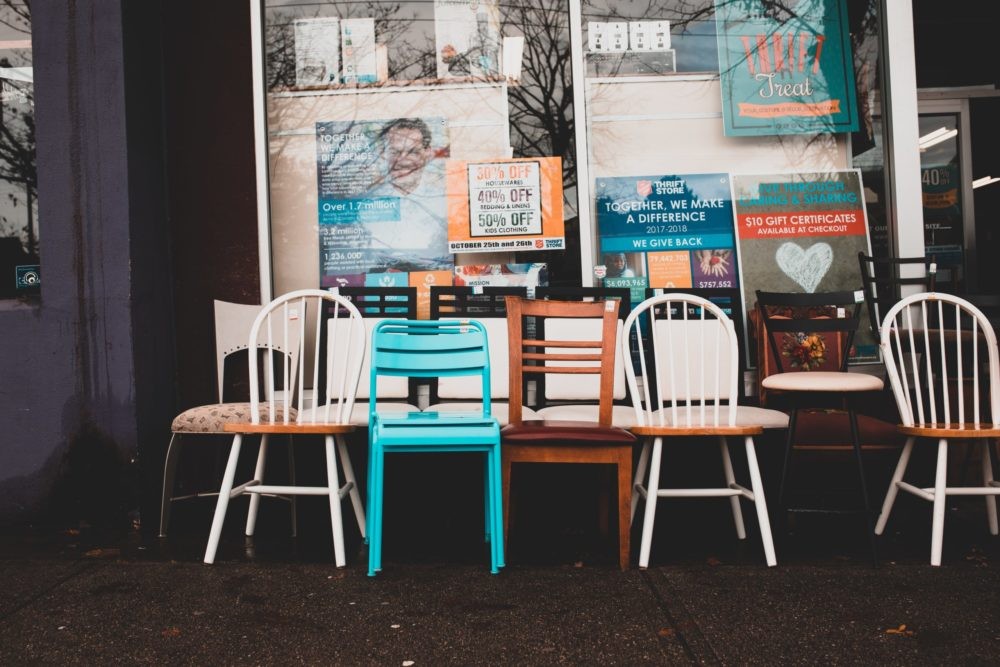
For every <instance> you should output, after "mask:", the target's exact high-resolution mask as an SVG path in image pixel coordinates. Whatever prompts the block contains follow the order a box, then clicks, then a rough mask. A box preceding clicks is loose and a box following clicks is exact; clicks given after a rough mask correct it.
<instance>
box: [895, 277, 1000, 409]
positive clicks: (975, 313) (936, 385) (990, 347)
mask: <svg viewBox="0 0 1000 667" xmlns="http://www.w3.org/2000/svg"><path fill="white" fill-rule="evenodd" d="M880 333H881V347H882V356H883V359H884V360H885V365H886V371H887V373H888V375H889V382H890V384H891V385H892V393H893V395H894V396H895V398H896V406H897V408H898V409H899V415H900V419H902V421H903V424H904V425H907V426H927V425H931V424H953V423H958V424H967V423H972V424H975V425H977V426H978V425H980V424H982V423H984V422H985V423H988V424H992V425H993V427H994V428H996V427H997V426H998V425H1000V364H998V361H997V359H998V357H997V337H996V333H995V332H994V331H993V326H992V325H991V324H990V321H989V320H988V319H987V317H986V316H985V315H984V314H983V313H982V311H980V310H979V309H978V308H976V307H975V306H974V305H972V304H971V303H969V302H968V301H966V300H965V299H962V298H960V297H957V296H952V295H950V294H941V293H933V292H921V293H920V294H914V295H912V296H908V297H905V298H904V299H902V300H900V301H899V303H897V304H896V305H894V306H893V307H892V308H890V309H889V312H887V313H886V315H885V319H883V320H882V326H881V329H880ZM986 391H989V404H988V406H989V414H988V415H986V414H984V410H983V409H982V407H981V406H982V405H983V404H982V402H981V401H980V396H982V395H984V394H985V392H986Z"/></svg>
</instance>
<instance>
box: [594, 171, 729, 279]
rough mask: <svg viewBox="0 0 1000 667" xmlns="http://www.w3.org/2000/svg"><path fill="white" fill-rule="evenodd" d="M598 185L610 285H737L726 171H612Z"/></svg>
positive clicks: (602, 242)
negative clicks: (635, 281)
mask: <svg viewBox="0 0 1000 667" xmlns="http://www.w3.org/2000/svg"><path fill="white" fill-rule="evenodd" d="M596 187H597V225H598V229H599V233H600V251H601V264H600V265H599V267H601V271H602V272H603V273H604V275H602V276H600V277H601V278H603V279H604V281H605V284H608V282H607V281H608V280H609V279H619V278H640V277H642V278H645V280H646V284H647V285H648V286H649V287H695V288H699V289H720V288H733V287H737V285H738V283H739V272H738V271H737V267H736V253H735V239H734V236H733V203H732V199H731V193H730V189H729V175H728V174H687V175H676V174H675V175H654V176H613V177H607V178H598V179H597V183H596ZM612 282H613V281H612Z"/></svg>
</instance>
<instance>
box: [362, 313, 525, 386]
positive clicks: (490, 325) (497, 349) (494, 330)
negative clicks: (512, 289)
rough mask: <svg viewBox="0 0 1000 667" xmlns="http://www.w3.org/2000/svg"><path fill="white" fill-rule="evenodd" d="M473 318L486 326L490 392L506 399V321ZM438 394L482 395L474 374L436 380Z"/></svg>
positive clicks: (508, 374) (496, 318)
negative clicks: (472, 375)
mask: <svg viewBox="0 0 1000 667" xmlns="http://www.w3.org/2000/svg"><path fill="white" fill-rule="evenodd" d="M442 319H443V318H442ZM476 321H477V322H479V323H481V324H482V325H483V327H485V329H486V340H487V343H488V345H489V350H490V394H491V396H492V398H493V400H501V401H504V400H507V399H508V398H509V397H510V364H509V363H508V348H509V346H508V344H507V320H506V319H503V318H499V317H477V318H476ZM381 380H382V377H381V376H379V381H380V382H381ZM437 395H438V399H439V400H444V399H449V400H456V399H477V400H478V399H482V397H483V387H482V384H481V383H480V382H479V380H478V378H475V377H471V376H470V377H461V376H459V377H452V376H449V377H443V378H440V379H439V380H438V388H437Z"/></svg>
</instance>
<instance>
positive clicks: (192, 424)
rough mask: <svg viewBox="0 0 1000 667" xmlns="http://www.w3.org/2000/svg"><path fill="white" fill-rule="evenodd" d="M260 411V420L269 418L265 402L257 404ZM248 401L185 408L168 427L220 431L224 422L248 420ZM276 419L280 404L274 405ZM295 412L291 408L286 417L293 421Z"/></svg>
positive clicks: (178, 430) (281, 414) (280, 415)
mask: <svg viewBox="0 0 1000 667" xmlns="http://www.w3.org/2000/svg"><path fill="white" fill-rule="evenodd" d="M257 409H258V411H259V412H260V418H261V421H267V420H268V419H270V410H269V407H268V405H267V403H261V404H260V405H258V406H257ZM250 410H251V408H250V404H249V403H214V404H212V405H199V406H198V407H196V408H191V409H189V410H185V411H184V412H182V413H181V414H179V415H177V416H176V417H174V421H173V423H172V424H171V425H170V429H171V430H172V431H173V432H174V433H222V432H223V430H224V427H225V425H226V424H245V423H247V422H249V421H250V414H251V412H250ZM274 412H275V419H276V421H283V420H284V418H285V410H284V408H283V407H282V406H280V405H276V406H275V410H274ZM296 415H297V412H296V410H295V408H292V409H291V410H290V412H289V414H288V419H289V420H291V421H294V420H295V418H296Z"/></svg>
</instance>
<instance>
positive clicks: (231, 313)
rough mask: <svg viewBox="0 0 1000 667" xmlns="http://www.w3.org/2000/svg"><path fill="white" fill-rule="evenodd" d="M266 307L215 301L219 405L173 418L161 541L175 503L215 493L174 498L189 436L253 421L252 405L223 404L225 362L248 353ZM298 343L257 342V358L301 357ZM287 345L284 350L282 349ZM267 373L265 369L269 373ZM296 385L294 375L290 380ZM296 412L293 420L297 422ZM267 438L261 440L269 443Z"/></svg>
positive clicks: (219, 432) (165, 467) (293, 340)
mask: <svg viewBox="0 0 1000 667" xmlns="http://www.w3.org/2000/svg"><path fill="white" fill-rule="evenodd" d="M263 307H264V306H262V305H259V304H242V303H230V302H228V301H218V300H216V301H215V357H216V378H217V381H218V391H219V402H218V403H212V404H209V405H199V406H196V407H193V408H188V409H187V410H185V411H183V412H181V413H180V414H179V415H177V416H176V417H174V420H173V422H172V423H171V425H170V431H171V435H170V444H169V445H167V456H166V459H165V461H164V463H163V493H162V496H161V501H160V537H166V534H167V526H168V524H169V522H170V509H171V506H172V505H173V503H174V502H176V501H178V500H186V499H189V498H198V497H204V496H214V495H215V491H214V490H213V491H209V492H196V493H188V494H185V495H180V496H174V495H172V494H173V493H174V480H175V475H176V471H177V464H178V461H179V459H180V452H181V447H182V444H183V443H184V442H185V441H187V440H189V437H188V436H193V435H198V436H206V435H214V436H219V435H228V434H226V432H225V425H226V424H234V423H242V422H246V421H249V420H250V403H249V402H230V403H223V400H224V396H223V394H224V388H225V387H226V383H225V367H226V359H227V358H229V357H230V356H231V355H233V354H236V353H239V352H243V351H246V350H248V349H249V345H248V340H247V335H248V333H249V331H250V327H251V326H252V325H253V321H254V319H255V318H256V317H257V315H258V314H260V311H261V309H262V308H263ZM299 344H300V343H299V339H298V338H296V337H294V336H293V337H291V338H290V339H289V340H287V341H286V340H284V339H283V340H280V341H277V340H275V341H268V340H265V339H258V340H257V344H256V347H255V349H254V351H253V353H254V354H256V353H258V352H257V351H258V350H262V349H263V350H267V349H273V350H275V351H277V352H283V353H285V354H287V355H289V356H290V357H294V356H295V355H296V354H298V348H299ZM284 345H288V348H287V349H285V348H284V347H283V346H284ZM266 370H267V369H265V371H266ZM291 380H292V381H293V382H294V375H293V377H292V378H291ZM294 414H295V413H294V408H293V411H292V412H291V416H292V417H293V418H294ZM266 438H267V436H266V435H264V436H262V440H266ZM288 455H289V463H290V467H291V468H294V463H293V461H294V457H293V454H292V448H291V447H289V448H288ZM291 500H292V501H293V502H292V534H293V535H294V534H295V529H296V525H295V505H294V498H293V499H291Z"/></svg>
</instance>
